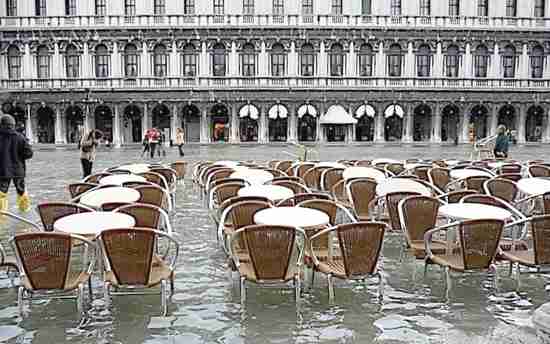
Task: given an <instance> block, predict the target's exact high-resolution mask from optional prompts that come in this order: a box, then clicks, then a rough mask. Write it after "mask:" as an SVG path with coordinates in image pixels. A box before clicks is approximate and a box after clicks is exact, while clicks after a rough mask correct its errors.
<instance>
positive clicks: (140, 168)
mask: <svg viewBox="0 0 550 344" xmlns="http://www.w3.org/2000/svg"><path fill="white" fill-rule="evenodd" d="M118 169H120V170H128V171H130V172H132V173H135V174H138V173H145V172H148V171H149V170H150V169H151V168H150V167H149V165H148V164H129V165H122V166H119V167H118Z"/></svg>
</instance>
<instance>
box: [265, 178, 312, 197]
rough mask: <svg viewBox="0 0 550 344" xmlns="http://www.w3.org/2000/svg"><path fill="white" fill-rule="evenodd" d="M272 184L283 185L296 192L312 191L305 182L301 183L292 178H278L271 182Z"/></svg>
mask: <svg viewBox="0 0 550 344" xmlns="http://www.w3.org/2000/svg"><path fill="white" fill-rule="evenodd" d="M271 184H272V185H278V186H283V187H285V188H288V189H290V190H292V191H293V192H294V194H301V193H310V192H311V191H310V190H309V189H308V187H307V186H305V185H304V184H300V183H298V182H295V181H291V180H278V181H274V182H272V183H271Z"/></svg>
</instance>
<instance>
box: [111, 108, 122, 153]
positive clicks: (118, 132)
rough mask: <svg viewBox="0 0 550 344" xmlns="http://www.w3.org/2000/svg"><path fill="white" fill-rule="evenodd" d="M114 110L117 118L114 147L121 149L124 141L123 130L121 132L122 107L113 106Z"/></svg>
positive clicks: (114, 124) (115, 118) (114, 121)
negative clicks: (122, 137)
mask: <svg viewBox="0 0 550 344" xmlns="http://www.w3.org/2000/svg"><path fill="white" fill-rule="evenodd" d="M113 110H114V112H115V116H114V118H113V146H114V147H115V148H120V146H121V145H122V139H121V136H122V135H121V132H122V131H121V130H120V111H119V110H120V105H119V104H113Z"/></svg>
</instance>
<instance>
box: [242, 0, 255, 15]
mask: <svg viewBox="0 0 550 344" xmlns="http://www.w3.org/2000/svg"><path fill="white" fill-rule="evenodd" d="M243 14H246V15H251V14H254V0H243Z"/></svg>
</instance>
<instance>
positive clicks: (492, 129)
mask: <svg viewBox="0 0 550 344" xmlns="http://www.w3.org/2000/svg"><path fill="white" fill-rule="evenodd" d="M492 110H493V111H492V112H491V115H490V116H489V118H488V119H487V120H488V121H489V123H488V124H489V136H493V135H496V134H497V126H498V104H493V107H492Z"/></svg>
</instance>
